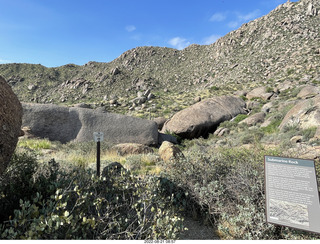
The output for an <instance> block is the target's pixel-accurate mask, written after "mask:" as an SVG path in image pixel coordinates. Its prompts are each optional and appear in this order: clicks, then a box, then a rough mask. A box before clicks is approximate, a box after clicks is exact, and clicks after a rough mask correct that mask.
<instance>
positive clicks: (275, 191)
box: [264, 156, 320, 233]
mask: <svg viewBox="0 0 320 244" xmlns="http://www.w3.org/2000/svg"><path fill="white" fill-rule="evenodd" d="M264 167H265V189H266V217H267V222H268V223H271V224H278V225H283V226H287V227H293V228H297V229H301V230H306V231H311V232H316V233H320V203H319V192H318V184H317V176H316V170H315V163H314V161H313V160H305V159H294V158H283V157H275V156H265V158H264Z"/></svg>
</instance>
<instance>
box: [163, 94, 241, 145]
mask: <svg viewBox="0 0 320 244" xmlns="http://www.w3.org/2000/svg"><path fill="white" fill-rule="evenodd" d="M245 107H246V103H245V102H244V101H243V100H242V99H241V98H237V97H233V96H222V97H215V98H210V99H207V100H204V101H201V102H199V103H196V104H194V105H192V106H191V107H188V108H186V109H184V110H182V111H180V112H178V113H176V114H175V115H174V116H173V117H172V118H171V119H170V120H168V121H167V122H166V123H165V124H164V127H163V128H162V132H164V133H165V132H171V133H175V134H176V135H178V136H180V137H182V138H187V139H192V138H198V137H201V136H203V137H206V136H207V135H208V134H209V133H213V132H214V131H215V130H216V129H217V127H218V125H219V124H220V123H222V122H224V121H226V120H230V119H232V118H234V117H235V116H237V115H238V114H245V113H246V111H245Z"/></svg>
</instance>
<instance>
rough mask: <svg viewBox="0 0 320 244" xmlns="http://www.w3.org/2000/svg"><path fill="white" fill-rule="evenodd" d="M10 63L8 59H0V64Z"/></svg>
mask: <svg viewBox="0 0 320 244" xmlns="http://www.w3.org/2000/svg"><path fill="white" fill-rule="evenodd" d="M7 63H12V62H11V61H10V60H5V59H0V64H7Z"/></svg>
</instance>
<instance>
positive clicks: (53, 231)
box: [0, 157, 182, 239]
mask: <svg viewBox="0 0 320 244" xmlns="http://www.w3.org/2000/svg"><path fill="white" fill-rule="evenodd" d="M27 159H28V161H26V160H25V157H24V159H23V158H22V157H20V158H19V160H20V161H19V163H20V164H22V165H27V166H25V168H26V169H29V168H30V169H29V173H28V172H27V173H28V177H27V176H24V177H26V178H23V179H21V180H20V181H19V180H17V182H21V183H23V182H27V183H28V184H27V185H26V186H25V188H24V194H22V193H21V194H20V196H22V198H20V200H19V198H18V196H17V197H16V198H15V199H14V201H16V204H18V206H17V207H14V211H13V214H12V216H11V217H10V218H7V219H2V221H1V222H2V224H0V233H1V238H2V239H175V238H177V234H178V233H179V232H180V231H181V229H182V226H181V219H180V218H179V217H177V215H176V212H175V208H173V207H172V206H173V203H172V202H173V201H172V197H170V196H166V195H163V194H164V191H163V189H162V187H161V184H160V180H159V179H157V178H153V177H144V179H139V178H137V177H134V176H132V175H131V174H130V172H129V171H126V170H123V171H121V172H120V173H119V172H116V173H114V172H111V171H109V173H108V175H105V176H104V177H100V178H98V177H96V176H95V174H94V172H93V171H91V170H85V169H83V168H80V167H77V168H71V169H70V170H69V171H67V172H65V171H64V170H59V168H58V165H57V164H56V163H55V162H54V161H51V163H50V167H51V168H52V170H51V171H52V172H51V171H50V169H46V170H43V169H42V170H41V171H39V172H36V170H35V165H36V161H35V160H34V158H32V157H30V159H29V158H27ZM16 165H17V164H16ZM48 167H49V166H48ZM20 168H21V167H20ZM54 169H55V171H54V172H55V173H54V172H53V170H54ZM26 171H27V170H26ZM22 175H24V174H23V173H22ZM40 183H41V186H39V184H40ZM14 184H16V183H14ZM47 188H50V189H51V190H50V191H51V192H52V191H53V193H52V194H49V193H50V192H48V191H45V190H44V189H47ZM2 190H3V189H1V202H2V201H3V199H6V198H7V197H8V196H9V197H10V196H12V195H13V194H14V193H15V190H16V189H10V190H8V191H7V192H5V193H4V192H3V191H2ZM31 190H32V192H31Z"/></svg>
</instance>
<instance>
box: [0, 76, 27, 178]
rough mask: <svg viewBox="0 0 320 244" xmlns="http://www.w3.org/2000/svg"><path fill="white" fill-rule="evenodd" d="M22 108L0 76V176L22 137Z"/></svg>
mask: <svg viewBox="0 0 320 244" xmlns="http://www.w3.org/2000/svg"><path fill="white" fill-rule="evenodd" d="M21 122H22V107H21V104H20V102H19V100H18V98H17V96H16V95H15V94H14V93H13V91H12V90H11V88H10V86H9V85H8V84H7V82H6V81H5V79H4V78H2V77H1V76H0V175H1V174H2V173H3V172H4V170H5V169H6V168H7V166H8V163H9V161H10V158H11V156H12V154H13V152H14V150H15V148H16V146H17V142H18V137H19V136H21V135H22V131H21Z"/></svg>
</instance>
